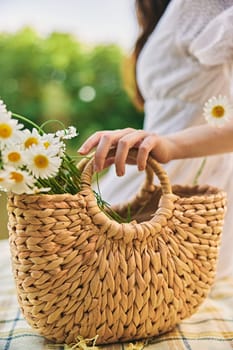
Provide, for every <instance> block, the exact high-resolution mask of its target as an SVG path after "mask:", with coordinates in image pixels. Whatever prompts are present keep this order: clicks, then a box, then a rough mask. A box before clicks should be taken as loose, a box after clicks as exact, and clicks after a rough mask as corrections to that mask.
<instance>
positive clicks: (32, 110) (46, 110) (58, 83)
mask: <svg viewBox="0 0 233 350" xmlns="http://www.w3.org/2000/svg"><path fill="white" fill-rule="evenodd" d="M0 52H1V55H0V82H1V84H0V98H1V99H2V100H3V101H4V102H5V104H6V105H7V107H8V109H9V110H11V111H13V112H15V113H18V114H21V115H24V116H26V117H28V118H29V119H31V120H33V121H34V122H36V123H38V124H42V123H43V122H45V121H47V120H51V119H56V120H60V121H62V122H63V123H64V124H65V126H66V127H68V126H69V125H74V126H76V127H77V129H78V132H79V137H78V138H76V139H74V140H73V141H72V144H71V145H70V149H71V152H75V151H76V150H77V149H78V147H79V146H80V144H81V143H82V142H83V141H84V140H85V139H86V138H87V137H88V136H89V135H90V134H91V133H93V132H95V131H97V130H101V129H116V128H124V127H129V126H130V127H134V128H141V127H142V123H143V116H142V113H141V112H139V111H138V110H137V109H136V108H135V107H134V105H133V103H132V101H131V100H130V98H129V96H128V94H127V93H126V91H125V88H124V84H123V80H124V79H123V77H125V76H126V75H129V76H130V74H131V70H132V67H130V65H126V64H125V62H126V57H125V56H126V55H125V53H124V51H123V50H122V49H121V48H120V47H118V46H117V45H103V44H101V45H97V46H94V47H93V46H92V47H90V46H87V45H85V44H84V43H81V42H77V39H75V38H74V37H73V36H72V35H71V34H63V33H52V34H50V35H49V36H47V37H41V36H39V35H38V34H37V33H36V32H35V31H34V30H33V29H31V28H24V29H22V30H20V31H19V32H17V33H14V34H4V33H2V34H1V33H0ZM57 128H59V126H58V125H56V123H54V124H50V126H49V129H48V131H55V130H57ZM0 223H1V230H0V238H4V237H7V228H6V224H7V211H6V198H5V195H4V194H2V195H1V196H0Z"/></svg>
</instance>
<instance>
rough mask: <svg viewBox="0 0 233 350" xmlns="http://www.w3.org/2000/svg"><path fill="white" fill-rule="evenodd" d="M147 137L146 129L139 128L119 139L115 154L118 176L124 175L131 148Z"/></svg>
mask: <svg viewBox="0 0 233 350" xmlns="http://www.w3.org/2000/svg"><path fill="white" fill-rule="evenodd" d="M144 137H145V131H143V130H137V131H134V132H131V133H130V134H128V135H126V136H124V137H122V138H121V139H120V140H119V141H118V145H117V151H116V156H115V166H116V173H117V175H118V176H123V175H124V173H125V163H126V159H127V156H128V153H129V150H130V149H131V148H132V147H134V146H135V144H138V143H140V142H141V141H142V140H143V138H144Z"/></svg>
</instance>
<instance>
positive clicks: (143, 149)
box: [137, 135, 157, 171]
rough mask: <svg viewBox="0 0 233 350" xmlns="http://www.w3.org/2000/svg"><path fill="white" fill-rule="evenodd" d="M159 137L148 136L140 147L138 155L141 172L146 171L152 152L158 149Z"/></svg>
mask: <svg viewBox="0 0 233 350" xmlns="http://www.w3.org/2000/svg"><path fill="white" fill-rule="evenodd" d="M156 143H157V136H156V135H149V136H147V137H146V138H145V139H144V140H143V141H142V142H141V144H140V145H139V147H138V155H137V165H138V169H139V170H140V171H142V170H145V168H146V164H147V159H148V157H149V154H150V152H151V150H152V149H153V148H154V147H156Z"/></svg>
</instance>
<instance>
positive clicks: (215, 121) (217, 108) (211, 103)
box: [203, 95, 233, 127]
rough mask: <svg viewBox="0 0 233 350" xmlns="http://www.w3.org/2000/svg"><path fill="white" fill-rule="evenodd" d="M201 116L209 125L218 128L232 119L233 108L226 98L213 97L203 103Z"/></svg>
mask: <svg viewBox="0 0 233 350" xmlns="http://www.w3.org/2000/svg"><path fill="white" fill-rule="evenodd" d="M203 115H204V117H205V119H206V121H207V122H208V123H209V124H210V125H212V126H217V127H220V126H222V125H224V124H225V123H226V122H227V121H228V120H229V119H231V118H232V117H233V106H232V105H231V103H230V102H229V101H228V99H227V97H226V96H221V95H219V96H218V97H215V96H214V97H212V98H210V99H209V100H208V101H207V102H206V103H205V105H204V108H203Z"/></svg>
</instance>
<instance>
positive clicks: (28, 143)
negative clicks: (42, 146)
mask: <svg viewBox="0 0 233 350" xmlns="http://www.w3.org/2000/svg"><path fill="white" fill-rule="evenodd" d="M32 145H38V140H37V138H36V137H29V138H28V139H27V140H25V142H24V146H25V148H29V147H31V146H32Z"/></svg>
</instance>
